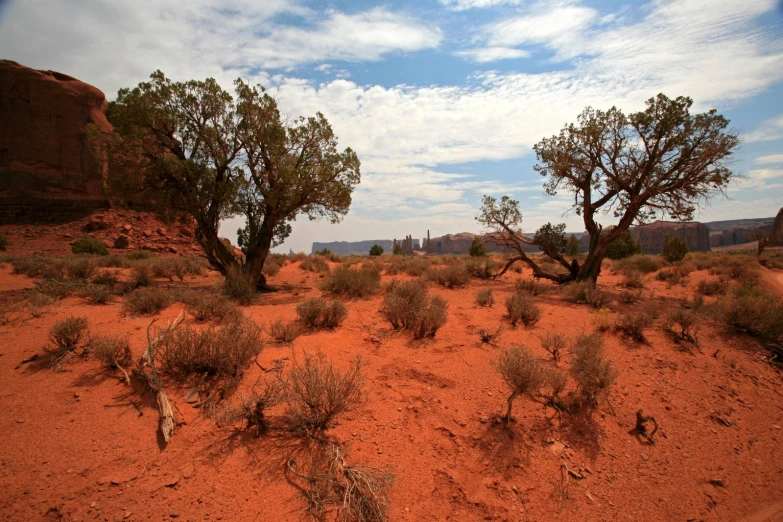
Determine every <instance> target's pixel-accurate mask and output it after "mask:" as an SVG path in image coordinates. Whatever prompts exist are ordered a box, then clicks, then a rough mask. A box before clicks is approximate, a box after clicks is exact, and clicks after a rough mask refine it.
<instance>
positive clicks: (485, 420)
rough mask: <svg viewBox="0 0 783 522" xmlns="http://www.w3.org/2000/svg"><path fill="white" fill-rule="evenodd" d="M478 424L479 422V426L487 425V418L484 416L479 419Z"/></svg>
mask: <svg viewBox="0 0 783 522" xmlns="http://www.w3.org/2000/svg"><path fill="white" fill-rule="evenodd" d="M479 422H481V424H486V423H488V422H489V417H487V416H486V415H485V416H483V417H481V418H480V419H479Z"/></svg>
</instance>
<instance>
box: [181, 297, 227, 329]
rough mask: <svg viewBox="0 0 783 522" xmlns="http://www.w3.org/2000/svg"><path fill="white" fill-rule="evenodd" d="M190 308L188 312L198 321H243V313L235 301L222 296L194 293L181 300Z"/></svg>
mask: <svg viewBox="0 0 783 522" xmlns="http://www.w3.org/2000/svg"><path fill="white" fill-rule="evenodd" d="M179 300H180V301H182V302H183V303H185V304H186V305H187V307H188V312H190V314H191V315H192V316H193V317H194V318H195V319H196V321H199V322H204V321H217V322H223V321H236V320H239V319H241V317H242V311H241V310H240V309H239V308H237V305H236V304H234V302H233V301H231V300H230V299H228V298H227V297H225V296H222V295H215V294H205V293H202V292H193V293H192V294H190V295H188V296H186V297H184V298H180V299H179Z"/></svg>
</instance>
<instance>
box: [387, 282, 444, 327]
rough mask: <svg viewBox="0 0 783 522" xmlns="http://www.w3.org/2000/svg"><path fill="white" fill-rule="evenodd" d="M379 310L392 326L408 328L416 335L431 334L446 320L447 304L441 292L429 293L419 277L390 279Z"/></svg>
mask: <svg viewBox="0 0 783 522" xmlns="http://www.w3.org/2000/svg"><path fill="white" fill-rule="evenodd" d="M381 314H383V316H384V317H386V319H387V320H388V321H389V322H390V323H391V325H392V327H393V328H394V329H407V330H410V331H411V332H412V333H413V336H414V337H415V338H417V339H419V338H422V337H432V336H434V335H435V332H437V331H438V329H439V328H440V327H441V326H443V325H444V324H446V319H447V317H448V304H447V303H446V301H445V299H443V298H442V297H440V296H437V295H436V296H430V295H429V292H428V291H427V287H426V285H425V284H424V283H422V282H420V281H404V282H399V281H393V282H392V284H391V285H390V286H389V289H388V290H387V292H386V295H384V297H383V305H382V306H381Z"/></svg>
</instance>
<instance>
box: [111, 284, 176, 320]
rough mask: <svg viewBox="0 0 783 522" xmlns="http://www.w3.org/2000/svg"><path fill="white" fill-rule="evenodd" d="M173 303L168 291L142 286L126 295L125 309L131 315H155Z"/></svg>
mask: <svg viewBox="0 0 783 522" xmlns="http://www.w3.org/2000/svg"><path fill="white" fill-rule="evenodd" d="M171 303H172V299H171V295H170V293H169V292H168V291H166V290H163V289H160V288H154V287H142V288H138V289H136V290H134V291H133V292H131V293H129V294H128V295H126V296H125V303H124V308H123V309H124V311H125V312H126V313H129V314H131V315H155V314H158V313H160V312H162V311H163V310H165V309H166V308H167V307H168V306H169V305H170V304H171Z"/></svg>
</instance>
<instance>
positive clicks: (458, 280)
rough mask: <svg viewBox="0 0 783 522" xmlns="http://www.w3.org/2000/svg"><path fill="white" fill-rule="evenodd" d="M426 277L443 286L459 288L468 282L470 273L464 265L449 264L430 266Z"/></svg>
mask: <svg viewBox="0 0 783 522" xmlns="http://www.w3.org/2000/svg"><path fill="white" fill-rule="evenodd" d="M426 277H427V279H428V280H430V281H433V282H435V283H437V284H439V285H440V286H442V287H445V288H460V287H462V286H465V285H466V284H468V281H469V280H470V274H469V273H468V271H467V269H466V268H465V267H464V266H460V265H456V264H451V265H448V266H445V267H430V268H429V269H428V270H427V273H426Z"/></svg>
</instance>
